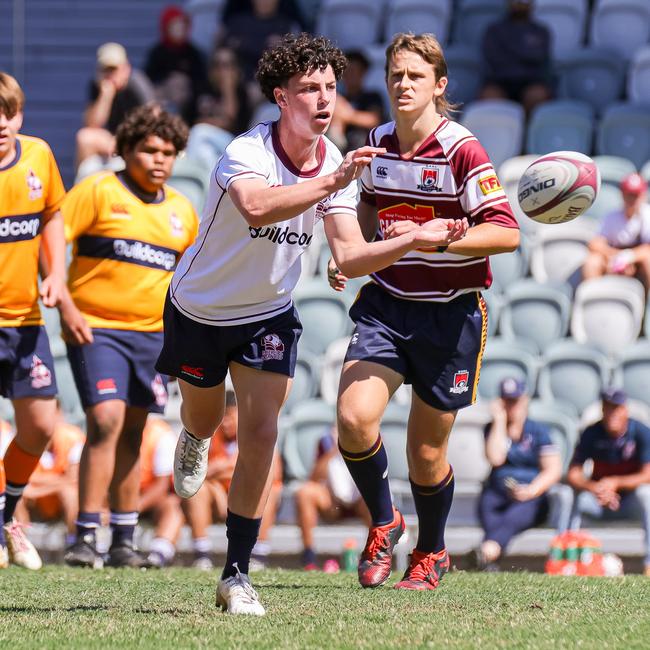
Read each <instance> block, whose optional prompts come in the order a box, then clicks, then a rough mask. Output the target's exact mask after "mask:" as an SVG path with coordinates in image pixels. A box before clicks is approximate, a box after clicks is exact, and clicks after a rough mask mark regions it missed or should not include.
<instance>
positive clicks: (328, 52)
mask: <svg viewBox="0 0 650 650" xmlns="http://www.w3.org/2000/svg"><path fill="white" fill-rule="evenodd" d="M347 64H348V61H347V59H346V58H345V55H344V54H343V52H341V50H339V48H338V47H336V45H334V44H333V43H332V42H331V41H330V40H329V39H327V38H325V37H324V36H312V35H311V34H306V33H304V32H303V33H302V34H298V35H296V34H286V35H285V36H283V37H282V40H281V41H280V43H279V44H278V45H276V46H275V47H273V48H271V49H269V50H266V51H265V52H264V54H262V58H261V59H260V60H259V63H258V64H257V73H256V75H255V76H256V77H257V80H258V81H259V83H260V87H261V88H262V92H263V93H264V96H265V97H266V98H267V99H268V100H269V101H270V102H273V103H274V104H275V103H276V101H275V97H274V96H273V89H274V88H277V87H278V86H280V87H285V86H286V85H287V81H289V79H290V78H291V77H293V75H294V74H297V73H304V72H308V71H312V70H316V68H318V69H319V70H325V68H326V67H327V66H328V65H331V66H332V70H334V76H335V77H336V79H337V81H338V80H339V79H340V78H341V75H342V74H343V71H344V70H345V67H346V66H347Z"/></svg>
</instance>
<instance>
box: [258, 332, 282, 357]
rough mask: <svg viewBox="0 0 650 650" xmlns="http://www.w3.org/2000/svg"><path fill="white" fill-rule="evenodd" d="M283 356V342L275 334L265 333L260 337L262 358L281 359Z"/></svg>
mask: <svg viewBox="0 0 650 650" xmlns="http://www.w3.org/2000/svg"><path fill="white" fill-rule="evenodd" d="M283 358H284V343H283V342H282V339H281V338H280V337H279V336H278V335H277V334H266V335H265V336H263V337H262V360H263V361H271V360H272V359H273V360H275V361H282V359H283Z"/></svg>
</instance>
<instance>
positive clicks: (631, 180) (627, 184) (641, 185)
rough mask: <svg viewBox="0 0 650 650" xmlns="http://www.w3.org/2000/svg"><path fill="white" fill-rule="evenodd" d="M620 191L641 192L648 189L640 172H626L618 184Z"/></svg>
mask: <svg viewBox="0 0 650 650" xmlns="http://www.w3.org/2000/svg"><path fill="white" fill-rule="evenodd" d="M619 187H620V188H621V192H625V193H626V194H643V193H644V192H646V191H647V189H648V184H647V183H646V181H645V179H644V178H643V176H641V174H637V173H636V172H635V173H633V174H628V175H627V176H626V177H625V178H624V179H623V180H622V181H621V184H620V186H619Z"/></svg>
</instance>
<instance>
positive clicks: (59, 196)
mask: <svg viewBox="0 0 650 650" xmlns="http://www.w3.org/2000/svg"><path fill="white" fill-rule="evenodd" d="M47 156H48V165H47V166H48V187H47V196H46V198H45V207H44V209H43V214H44V216H45V217H46V218H47V217H51V216H52V215H53V214H54V213H55V212H56V211H57V210H58V209H59V208H60V207H61V203H62V202H63V198H64V197H65V188H64V187H63V181H62V180H61V173H60V172H59V166H58V165H57V164H56V160H55V158H54V154H53V153H52V150H51V149H50V148H49V147H48V149H47Z"/></svg>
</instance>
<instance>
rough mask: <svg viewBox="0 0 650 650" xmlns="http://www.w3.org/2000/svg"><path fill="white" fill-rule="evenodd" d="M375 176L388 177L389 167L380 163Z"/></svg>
mask: <svg viewBox="0 0 650 650" xmlns="http://www.w3.org/2000/svg"><path fill="white" fill-rule="evenodd" d="M375 176H376V177H377V178H388V167H385V166H384V165H378V166H377V168H376V169H375Z"/></svg>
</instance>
